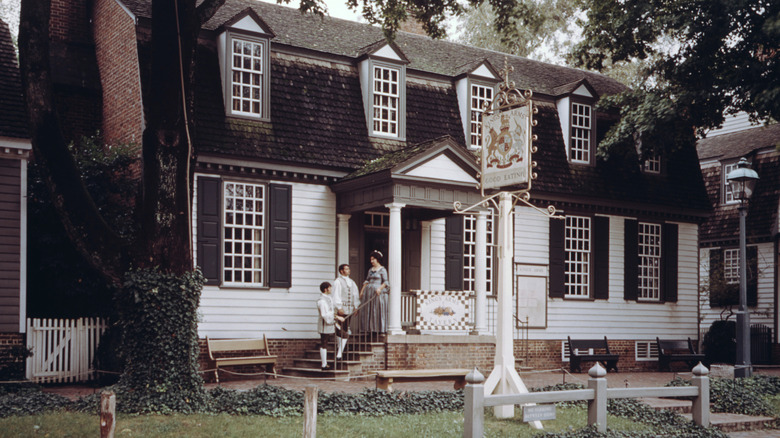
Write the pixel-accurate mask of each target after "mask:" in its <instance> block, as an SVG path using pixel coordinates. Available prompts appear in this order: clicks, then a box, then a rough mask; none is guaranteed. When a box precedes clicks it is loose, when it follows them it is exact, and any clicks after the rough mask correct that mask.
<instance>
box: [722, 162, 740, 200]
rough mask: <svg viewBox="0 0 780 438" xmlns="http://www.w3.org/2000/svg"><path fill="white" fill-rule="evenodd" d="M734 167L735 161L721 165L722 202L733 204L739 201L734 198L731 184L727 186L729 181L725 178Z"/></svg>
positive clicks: (735, 165) (735, 166)
mask: <svg viewBox="0 0 780 438" xmlns="http://www.w3.org/2000/svg"><path fill="white" fill-rule="evenodd" d="M736 168H737V163H731V164H725V165H723V178H722V179H723V182H722V184H723V202H725V203H726V204H734V203H737V202H739V201H738V200H736V199H734V193H732V192H731V186H729V182H728V181H727V180H726V177H727V176H728V174H729V173H731V171H732V170H734V169H736Z"/></svg>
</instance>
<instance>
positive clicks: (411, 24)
mask: <svg viewBox="0 0 780 438" xmlns="http://www.w3.org/2000/svg"><path fill="white" fill-rule="evenodd" d="M399 30H401V31H403V32H409V33H416V34H417V35H424V36H428V34H427V33H426V32H425V29H423V26H422V23H420V22H419V21H417V19H416V18H414V15H412V11H411V10H410V9H407V10H406V20H404V21H403V22H402V23H401V25H400V26H399Z"/></svg>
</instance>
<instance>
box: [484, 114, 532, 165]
mask: <svg viewBox="0 0 780 438" xmlns="http://www.w3.org/2000/svg"><path fill="white" fill-rule="evenodd" d="M494 120H495V119H494ZM498 121H499V124H498V126H496V124H495V123H491V124H490V127H489V130H490V131H489V132H490V134H489V135H488V139H489V143H488V149H487V161H486V163H485V164H486V166H487V167H488V168H491V167H495V168H498V169H506V168H508V167H511V166H512V164H514V163H520V162H522V161H523V152H524V150H523V146H524V142H523V136H524V135H525V132H524V131H525V127H524V126H523V125H522V124H517V121H516V120H515V119H514V118H513V117H511V116H510V115H509V114H508V113H503V114H501V115H500V117H499V118H498ZM496 128H498V130H496Z"/></svg>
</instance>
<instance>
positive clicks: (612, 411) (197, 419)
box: [0, 376, 780, 438]
mask: <svg viewBox="0 0 780 438" xmlns="http://www.w3.org/2000/svg"><path fill="white" fill-rule="evenodd" d="M687 384H690V382H687V381H684V380H682V379H677V380H675V381H673V382H671V383H670V385H687ZM116 388H118V387H115V389H116ZM578 388H582V385H579V384H571V383H569V384H562V385H554V386H549V387H544V388H537V389H532V390H533V391H553V390H568V389H578ZM735 388H741V389H735ZM749 397H752V399H750V398H749ZM99 398H100V395H99V394H93V395H90V396H87V397H82V398H80V399H78V400H76V401H71V400H69V399H67V398H65V397H62V396H59V395H55V394H51V393H45V392H42V391H41V390H40V388H39V387H36V386H35V385H29V384H27V385H16V386H6V387H0V417H2V418H0V437H5V436H14V437H16V436H20V437H23V436H45V435H47V434H48V436H50V437H57V436H86V435H92V434H94V432H95V431H96V430H97V416H96V414H97V412H98V404H99ZM711 398H712V400H713V402H714V405H715V406H716V408H715V409H714V410H716V411H721V412H724V411H725V412H729V411H733V410H737V409H739V410H741V411H742V412H743V413H748V414H752V415H757V414H761V415H770V416H776V415H777V412H778V410H777V409H778V406H780V378H776V377H763V376H758V377H753V378H749V379H741V380H740V381H739V382H738V384H735V382H734V381H732V380H729V379H712V391H711ZM135 403H136V402H134V401H133V398H132V397H130V398H128V397H123V395H122V393H121V390H120V391H119V392H118V396H117V410H118V412H119V414H118V419H117V425H118V428H117V433H118V434H120V433H121V436H127V437H131V436H155V437H158V436H159V437H167V436H171V437H173V436H191V437H198V436H203V437H206V436H226V437H243V436H256V434H257V431H258V430H263V431H264V433H263V436H280V437H284V436H297V435H300V431H301V428H302V425H303V418H302V411H303V394H302V392H300V391H294V390H288V389H285V388H281V387H278V386H271V385H260V386H258V387H256V388H254V389H252V390H249V391H236V390H230V389H225V388H215V389H213V390H211V391H208V392H207V396H206V400H205V403H204V405H203V407H202V409H200V410H199V412H197V413H194V414H190V415H183V414H168V415H161V413H160V412H157V413H151V414H145V415H138V413H139V412H147V411H146V409H145V407H148V405H142V406H139V405H137V404H135ZM745 406H748V407H749V409H745ZM318 408H319V409H318V412H319V413H318V419H317V424H318V436H321V437H331V436H333V437H339V438H343V437H352V436H354V437H358V436H383V437H393V436H398V437H401V436H403V437H405V436H410V435H412V436H426V437H450V436H458V435H461V434H462V432H463V392H462V391H421V392H403V391H401V392H391V393H390V392H386V391H382V390H375V389H366V390H364V391H363V392H360V393H356V394H347V393H338V392H335V393H324V392H320V394H319V397H318ZM608 411H609V419H608V425H609V430H608V431H607V433H605V434H602V433H599V432H597V431H596V430H595V429H594V428H591V427H588V426H587V407H586V404H585V402H584V401H581V402H567V403H559V404H558V409H557V419H556V420H552V421H545V422H544V427H545V429H544V430H542V431H538V430H534V429H532V428H531V427H530V426H529V425H527V424H526V423H523V422H522V411H521V410H520V409H517V410H516V416H515V418H512V419H496V418H494V417H493V416H492V410H491V409H486V414H485V433H486V436H489V437H499V436H518V437H545V438H555V437H558V438H596V437H599V438H622V437H632V438H633V437H635V438H650V437H657V436H663V437H686V438H687V437H692V438H722V437H725V436H726V435H725V434H723V433H722V432H720V431H718V430H716V429H705V428H701V427H698V426H696V425H694V424H693V423H692V422H690V421H689V420H687V419H685V418H683V417H682V416H681V415H679V414H677V413H675V412H671V411H656V410H654V409H652V408H650V407H648V406H647V405H645V404H643V403H641V402H639V401H636V400H632V399H620V400H610V401H609V404H608ZM166 413H167V412H166Z"/></svg>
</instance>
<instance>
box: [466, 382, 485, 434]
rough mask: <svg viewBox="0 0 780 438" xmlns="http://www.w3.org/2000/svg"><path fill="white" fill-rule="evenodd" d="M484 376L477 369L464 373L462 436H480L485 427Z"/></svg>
mask: <svg viewBox="0 0 780 438" xmlns="http://www.w3.org/2000/svg"><path fill="white" fill-rule="evenodd" d="M484 382H485V376H483V375H482V374H481V373H480V372H479V370H477V369H476V368H474V370H473V371H472V372H470V373H468V374H466V388H465V389H464V390H463V410H464V417H463V437H464V438H482V433H483V431H484V428H485V424H484V422H485V405H484V399H485V385H484Z"/></svg>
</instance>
